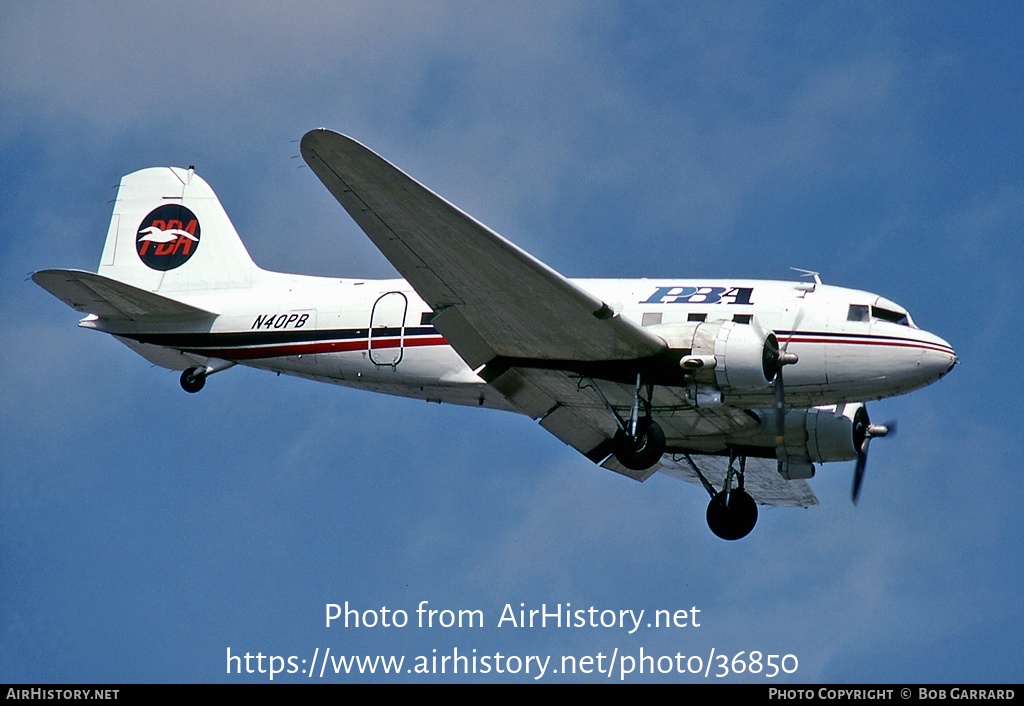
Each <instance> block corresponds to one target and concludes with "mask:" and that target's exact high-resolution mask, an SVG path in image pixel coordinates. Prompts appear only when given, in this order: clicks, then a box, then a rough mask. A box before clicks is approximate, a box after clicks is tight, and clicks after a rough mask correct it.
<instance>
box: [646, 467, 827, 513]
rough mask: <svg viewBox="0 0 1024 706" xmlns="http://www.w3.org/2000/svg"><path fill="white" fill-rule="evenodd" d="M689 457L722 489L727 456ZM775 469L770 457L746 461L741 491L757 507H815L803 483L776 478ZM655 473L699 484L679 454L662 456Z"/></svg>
mask: <svg viewBox="0 0 1024 706" xmlns="http://www.w3.org/2000/svg"><path fill="white" fill-rule="evenodd" d="M690 458H691V459H693V462H694V463H695V464H697V467H698V468H700V471H701V473H703V474H704V477H705V478H707V479H708V480H709V481H711V484H712V485H714V486H715V487H716V488H722V486H723V485H724V483H725V475H726V472H727V470H728V468H729V459H728V457H726V456H710V455H703V454H692V455H691V456H690ZM777 469H778V461H776V460H775V459H773V458H748V459H747V461H746V472H745V474H744V481H743V489H744V490H746V491H747V493H749V494H750V497H752V498H753V499H754V500H755V501H757V504H758V505H770V506H773V507H814V506H815V505H817V504H818V498H817V496H816V495H815V494H814V491H813V490H811V486H810V484H809V483H808V482H807V481H805V480H786V479H785V478H783V477H782V476H780V475H779V473H778V470H777ZM658 470H659V471H661V472H662V473H664V474H665V475H669V476H672V477H673V478H678V479H680V480H684V481H686V482H687V483H694V484H697V485H702V483H701V481H700V478H699V477H698V476H697V474H696V473H694V471H693V469H692V468H691V467H690V464H688V463H687V462H686V459H685V457H683V456H681V455H676V456H673V455H669V454H666V455H665V456H662V458H661V467H660V468H659V469H658Z"/></svg>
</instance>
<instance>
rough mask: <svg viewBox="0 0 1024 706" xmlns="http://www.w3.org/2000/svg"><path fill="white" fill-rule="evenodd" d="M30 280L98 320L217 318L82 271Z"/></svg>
mask: <svg viewBox="0 0 1024 706" xmlns="http://www.w3.org/2000/svg"><path fill="white" fill-rule="evenodd" d="M32 280H33V281H34V282H35V283H36V284H38V285H39V286H40V287H42V288H43V289H45V290H46V291H47V292H49V293H50V294H52V295H53V296H55V297H57V298H58V299H60V300H61V301H62V302H64V303H65V304H67V305H68V306H70V307H71V308H72V309H74V310H75V311H80V312H82V313H84V314H94V315H96V316H98V317H100V318H102V319H108V320H119V321H142V320H146V321H149V320H153V319H160V320H167V321H180V320H199V319H207V318H210V317H212V316H216V315H217V314H215V313H214V312H211V311H206V310H205V309H200V308H199V307H195V306H192V305H190V304H185V303H183V302H179V301H177V300H175V299H170V298H168V297H165V296H162V295H160V294H154V293H153V292H147V291H146V290H144V289H139V288H138V287H133V286H131V285H130V284H125V283H124V282H118V281H117V280H114V279H110V278H109V277H104V276H103V275H97V274H94V273H92V272H85V271H84V270H40V271H39V272H35V273H33V275H32Z"/></svg>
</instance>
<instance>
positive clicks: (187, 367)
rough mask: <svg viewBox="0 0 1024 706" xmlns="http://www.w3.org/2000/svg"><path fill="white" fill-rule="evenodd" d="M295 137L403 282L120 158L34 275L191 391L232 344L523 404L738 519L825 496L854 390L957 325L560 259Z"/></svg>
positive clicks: (406, 391)
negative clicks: (111, 198)
mask: <svg viewBox="0 0 1024 706" xmlns="http://www.w3.org/2000/svg"><path fill="white" fill-rule="evenodd" d="M301 151H302V156H303V158H304V159H305V160H306V163H307V164H308V165H309V166H310V168H311V169H312V170H313V173H314V174H316V175H317V176H318V177H319V178H320V180H321V181H322V182H323V183H324V185H325V186H326V187H327V188H328V190H330V192H331V193H332V194H333V195H334V197H335V198H336V199H337V200H338V201H339V202H340V203H341V205H342V206H343V207H344V208H345V210H346V211H348V213H349V215H350V216H351V217H352V218H353V219H354V220H355V222H356V223H357V224H358V225H359V226H360V227H361V228H362V229H363V230H364V231H365V232H366V234H367V235H368V236H369V237H370V239H371V240H372V241H373V242H374V244H375V245H376V246H377V247H378V248H379V249H380V250H381V252H382V253H384V256H385V257H387V259H388V260H390V261H391V263H392V264H393V265H394V266H395V268H397V270H398V271H399V273H401V274H402V275H403V276H404V277H405V279H404V280H378V281H370V280H365V279H337V278H327V277H311V276H302V275H292V274H283V273H279V272H270V271H267V270H263V269H261V268H259V267H257V266H256V265H255V264H254V263H253V261H252V260H251V259H250V257H249V254H248V252H247V251H246V249H245V247H244V246H243V245H242V241H241V239H240V238H239V236H238V233H237V232H236V231H235V228H234V226H233V225H232V224H231V221H230V220H228V216H227V214H226V213H225V212H224V209H223V208H222V207H221V205H220V202H219V201H218V200H217V197H216V196H215V195H214V193H213V191H212V189H211V188H210V187H209V186H208V185H207V183H206V182H205V181H203V180H202V179H201V178H200V177H199V176H198V175H197V174H196V173H195V172H194V170H193V169H192V168H191V167H190V168H188V169H179V168H173V167H163V168H152V169H143V170H141V171H137V172H135V173H133V174H129V175H128V176H125V177H124V178H123V179H122V180H121V184H120V189H119V191H118V195H117V201H116V203H115V205H114V214H113V218H112V220H111V223H110V229H109V231H108V233H107V239H106V245H105V247H104V249H103V255H102V259H101V261H100V265H99V270H98V271H97V273H95V274H94V273H92V272H85V271H80V270H65V269H60V270H43V271H40V272H36V273H35V274H33V276H32V278H33V280H35V282H37V283H38V284H39V285H40V286H41V287H43V288H44V289H46V290H47V291H48V292H50V293H51V294H53V295H54V296H56V297H57V298H59V299H61V300H62V301H64V302H65V303H67V304H68V305H70V306H71V307H72V308H74V309H75V310H77V311H80V312H83V313H86V314H88V316H86V317H85V318H84V319H82V320H81V322H80V325H81V326H83V327H85V328H91V329H96V330H98V331H104V332H106V333H109V334H112V335H113V336H115V337H116V338H117V339H118V340H120V341H121V342H123V343H125V344H126V345H128V346H129V347H130V348H132V349H133V350H134V351H136V352H138V353H139V354H140V355H142V356H143V357H145V358H146V359H148V360H150V361H152V362H153V363H156V364H157V365H160V366H163V367H166V368H170V369H172V370H181V371H182V373H181V386H182V387H183V388H184V389H185V390H186V391H188V392H198V391H199V390H200V389H202V387H203V386H204V384H205V383H206V380H207V378H208V377H210V376H211V375H213V374H214V373H218V372H220V371H223V370H226V369H228V368H230V367H232V366H233V365H236V364H243V365H249V366H252V367H256V368H262V369H265V370H271V371H274V372H277V373H285V374H288V375H298V376H301V377H305V378H310V379H313V380H321V381H326V382H333V383H337V384H339V385H348V386H351V387H356V388H361V389H365V390H372V391H375V392H385V393H388V394H393V395H403V396H406V397H415V398H420V399H424V400H428V401H432V402H448V403H453V404H462V405H472V406H481V407H490V408H496V409H502V410H508V411H513V412H519V413H521V414H526V415H528V416H530V417H531V418H533V419H535V420H538V421H539V423H540V425H541V426H542V427H544V428H545V429H546V430H548V431H549V432H551V433H552V434H554V435H555V436H556V437H558V438H559V439H561V440H562V441H563V442H565V443H566V444H569V445H570V446H572V447H574V448H575V449H577V450H578V451H580V453H582V454H583V455H584V456H586V457H587V458H588V459H590V460H591V461H593V462H594V463H596V464H600V465H601V466H602V467H604V468H606V469H609V470H611V471H615V472H616V473H621V474H622V475H625V476H628V477H629V478H633V479H635V480H638V481H643V480H646V479H647V478H649V477H650V476H651V475H652V474H654V472H655V471H662V472H664V473H667V474H669V475H673V476H676V477H679V478H682V479H684V480H688V481H690V482H693V483H698V484H700V485H702V486H703V487H704V488H705V489H706V490H707V492H708V494H709V495H710V497H711V501H710V503H709V505H708V509H707V521H708V525H709V526H710V528H711V530H712V532H714V533H715V534H716V535H718V536H719V537H722V538H724V539H739V538H741V537H744V536H746V535H747V534H748V533H749V532H750V531H751V530H752V529H753V527H754V524H755V523H756V521H757V514H758V511H757V504H763V505H782V506H798V507H807V506H810V505H815V504H817V499H816V498H815V496H814V493H813V492H812V491H811V489H810V487H809V485H808V483H807V480H806V479H808V478H810V477H812V476H813V475H814V464H820V463H828V462H832V461H852V460H856V466H855V473H854V483H853V500H854V502H856V500H857V494H858V491H859V488H860V484H861V479H862V477H863V474H864V468H865V462H866V459H867V452H868V444H869V442H870V440H871V439H872V438H874V437H879V436H885V435H886V434H887V433H888V432H889V431H890V427H889V426H885V425H878V424H872V423H871V421H870V420H869V418H868V413H867V410H866V409H865V406H864V402H865V401H868V400H876V399H881V398H883V397H890V396H893V395H899V394H903V393H905V392H910V391H911V390H916V389H918V388H921V387H924V386H925V385H928V384H930V383H932V382H935V381H936V380H938V379H939V378H941V377H942V376H943V375H945V374H946V373H947V372H949V371H950V370H951V369H952V367H953V366H954V364H955V363H956V362H957V357H956V354H955V353H954V351H953V349H952V348H951V347H950V345H949V344H948V343H946V342H945V341H944V340H942V339H941V338H939V337H938V336H935V335H933V334H931V333H928V332H926V331H923V330H921V329H919V328H918V327H917V326H915V325H914V322H913V321H912V319H911V318H910V314H908V313H907V310H906V309H904V308H903V307H901V306H899V305H898V304H895V303H894V302H891V301H889V300H887V299H884V298H882V297H880V296H878V295H876V294H870V293H868V292H862V291H857V290H853V289H845V288H841V287H834V286H828V285H825V284H822V282H821V279H820V278H819V277H818V276H817V275H816V274H815V273H809V274H811V275H814V277H813V281H810V280H807V281H797V282H784V281H760V280H745V279H730V280H709V279H688V280H682V279H679V280H677V279H670V278H665V279H654V280H619V279H580V280H575V279H573V280H571V279H568V278H566V277H563V276H562V275H561V274H559V273H558V272H556V271H555V270H553V269H551V268H550V267H548V266H547V265H545V264H544V263H543V262H540V261H539V260H537V259H536V258H534V257H532V256H531V255H529V254H528V253H526V252H524V251H523V250H521V249H519V248H518V247H516V246H515V245H514V244H512V243H510V242H509V241H507V240H505V239H504V238H502V237H501V236H500V235H498V234H497V233H495V232H494V231H492V230H490V229H489V228H488V227H487V226H485V225H483V224H482V223H480V222H479V221H477V220H475V219H474V218H473V217H471V216H469V215H467V214H466V213H463V212H462V211H460V210H459V209H458V208H457V207H455V206H454V205H452V204H450V203H448V202H447V201H445V200H444V199H442V198H441V197H439V196H438V195H436V194H434V193H433V192H431V191H430V190H429V189H427V188H426V187H424V186H423V185H421V184H419V183H418V182H416V181H414V180H413V179H412V178H411V177H409V176H408V175H406V174H405V173H404V172H402V171H401V170H399V169H398V168H397V167H395V166H393V165H392V164H390V163H389V162H387V161H386V160H384V159H383V158H382V157H380V156H379V155H377V154H375V153H374V152H372V151H371V150H369V149H367V148H366V147H364V146H363V145H361V144H359V143H358V142H356V141H355V140H353V139H351V138H349V137H346V136H344V135H340V134H338V133H336V132H331V131H329V130H324V129H319V130H313V131H311V132H309V133H307V134H306V135H305V136H304V137H303V138H302V145H301Z"/></svg>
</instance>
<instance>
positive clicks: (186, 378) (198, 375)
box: [181, 367, 206, 393]
mask: <svg viewBox="0 0 1024 706" xmlns="http://www.w3.org/2000/svg"><path fill="white" fill-rule="evenodd" d="M205 384H206V373H205V372H203V368H199V367H195V368H189V369H188V370H185V371H183V372H182V373H181V389H182V390H184V391H185V392H191V393H196V392H199V391H200V390H202V389H203V385H205Z"/></svg>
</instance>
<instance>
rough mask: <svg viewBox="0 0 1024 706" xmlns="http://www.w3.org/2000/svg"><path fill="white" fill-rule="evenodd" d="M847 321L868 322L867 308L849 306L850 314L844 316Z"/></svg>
mask: <svg viewBox="0 0 1024 706" xmlns="http://www.w3.org/2000/svg"><path fill="white" fill-rule="evenodd" d="M846 320H847V321H868V320H869V319H868V307H867V306H866V305H864V304H850V313H849V314H847V315H846Z"/></svg>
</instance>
